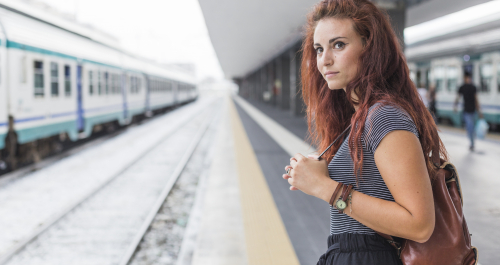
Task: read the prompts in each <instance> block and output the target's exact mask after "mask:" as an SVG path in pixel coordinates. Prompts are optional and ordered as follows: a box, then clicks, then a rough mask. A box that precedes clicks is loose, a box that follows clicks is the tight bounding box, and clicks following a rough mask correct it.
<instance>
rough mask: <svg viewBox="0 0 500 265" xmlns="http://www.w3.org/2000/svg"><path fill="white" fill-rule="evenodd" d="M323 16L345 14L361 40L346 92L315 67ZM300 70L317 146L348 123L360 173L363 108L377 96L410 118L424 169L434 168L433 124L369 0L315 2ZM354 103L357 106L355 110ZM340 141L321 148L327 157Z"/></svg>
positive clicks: (400, 54)
mask: <svg viewBox="0 0 500 265" xmlns="http://www.w3.org/2000/svg"><path fill="white" fill-rule="evenodd" d="M323 18H339V19H350V20H351V21H352V22H353V23H352V24H353V28H354V30H355V31H356V32H357V33H358V34H359V35H360V36H361V38H362V40H363V44H364V49H363V51H362V53H361V55H360V57H359V62H358V64H359V66H358V73H357V76H356V77H354V79H353V80H352V81H351V82H350V83H349V84H348V85H347V87H346V89H345V92H344V90H343V89H339V90H330V89H329V88H328V85H327V83H326V81H325V79H324V78H323V76H322V75H321V73H320V71H319V70H318V68H317V62H316V58H317V57H316V56H317V54H316V51H315V50H314V47H313V42H314V38H313V37H314V30H315V27H316V25H317V23H318V21H320V20H321V19H323ZM301 73H302V77H301V78H302V97H303V99H304V102H305V104H306V106H307V120H308V125H309V133H310V135H311V138H312V140H313V142H314V144H315V145H316V146H318V147H319V150H320V151H321V150H323V149H325V148H326V147H327V146H328V145H330V143H331V142H332V141H333V140H334V139H335V138H336V137H337V136H338V135H339V134H340V133H341V132H342V131H344V129H345V128H346V127H347V126H348V125H349V124H352V129H351V134H350V137H349V140H348V141H349V147H350V150H351V157H352V159H353V162H354V172H356V177H358V176H361V169H362V165H363V150H362V142H361V137H362V133H363V130H364V128H365V120H366V117H367V115H368V109H369V108H370V107H371V106H372V105H373V104H375V103H376V102H380V101H382V102H384V104H390V105H394V106H399V107H401V108H402V109H404V110H405V111H406V112H407V113H408V114H409V115H410V117H411V118H412V119H413V121H414V122H415V124H416V126H417V129H418V133H419V136H420V144H421V145H422V150H423V153H424V157H425V161H426V163H427V169H428V171H429V173H431V172H433V171H434V170H435V167H434V166H433V164H432V162H431V160H430V157H429V155H430V153H431V150H432V147H433V143H435V142H436V141H439V144H440V156H441V158H443V159H447V153H446V150H445V148H444V145H443V143H442V142H441V139H439V136H434V133H433V131H434V130H436V124H435V123H434V120H433V119H432V116H431V114H430V113H429V111H427V109H426V107H425V105H424V104H423V102H422V100H420V96H419V94H418V92H417V89H416V87H415V85H414V84H413V82H412V81H411V79H410V75H409V69H408V66H407V64H406V60H405V57H404V54H403V51H402V49H401V47H400V45H399V42H398V39H397V37H396V35H395V33H394V31H393V29H392V27H391V25H390V23H389V19H388V16H387V14H386V13H385V12H383V11H381V10H379V9H378V8H377V7H376V6H375V5H374V4H373V3H371V2H369V1H368V0H323V1H321V2H320V3H318V4H317V5H316V6H315V7H314V10H313V11H312V12H311V13H310V14H309V15H308V21H307V26H306V36H305V39H304V42H303V44H302V65H301ZM351 93H355V95H356V96H357V98H358V100H357V102H353V99H352V98H351V97H347V96H346V95H351ZM354 104H357V105H359V108H358V110H357V111H354V107H353V105H354ZM433 137H437V139H434V138H433ZM340 145H341V141H339V142H337V143H336V144H335V145H334V146H333V147H332V148H331V149H330V150H329V151H328V152H326V153H325V155H324V158H325V159H326V160H327V161H328V162H330V161H331V159H332V158H333V156H334V155H335V153H336V152H337V150H338V149H339V147H340Z"/></svg>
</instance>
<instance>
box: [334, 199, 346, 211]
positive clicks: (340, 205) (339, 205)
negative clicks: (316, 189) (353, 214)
mask: <svg viewBox="0 0 500 265" xmlns="http://www.w3.org/2000/svg"><path fill="white" fill-rule="evenodd" d="M336 205H337V209H339V210H344V209H345V207H346V206H347V205H346V203H345V201H342V200H338V201H337V204H336Z"/></svg>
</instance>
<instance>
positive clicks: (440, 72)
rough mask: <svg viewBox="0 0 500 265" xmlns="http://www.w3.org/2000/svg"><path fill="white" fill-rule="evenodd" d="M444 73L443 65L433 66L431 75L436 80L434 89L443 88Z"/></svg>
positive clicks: (439, 89)
mask: <svg viewBox="0 0 500 265" xmlns="http://www.w3.org/2000/svg"><path fill="white" fill-rule="evenodd" d="M444 74H445V73H444V67H443V66H437V67H435V68H434V71H433V77H434V82H436V91H443V90H444Z"/></svg>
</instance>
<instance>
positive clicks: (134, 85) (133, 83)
mask: <svg viewBox="0 0 500 265" xmlns="http://www.w3.org/2000/svg"><path fill="white" fill-rule="evenodd" d="M137 81H138V78H137V77H135V76H132V79H131V82H130V83H131V88H132V91H133V93H137V92H138V91H139V87H138V86H137Z"/></svg>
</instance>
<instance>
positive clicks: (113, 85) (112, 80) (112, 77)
mask: <svg viewBox="0 0 500 265" xmlns="http://www.w3.org/2000/svg"><path fill="white" fill-rule="evenodd" d="M115 93H116V75H115V74H111V94H115Z"/></svg>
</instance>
